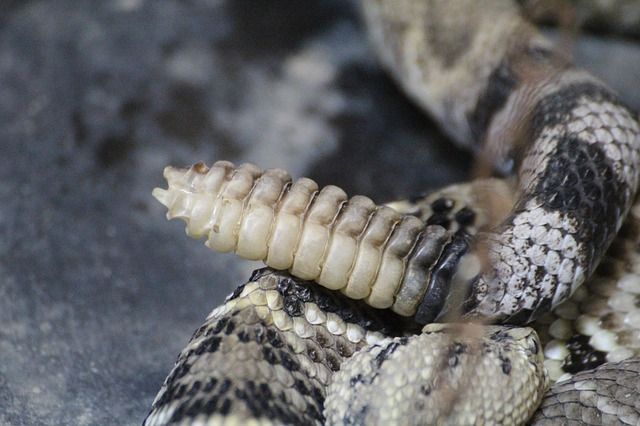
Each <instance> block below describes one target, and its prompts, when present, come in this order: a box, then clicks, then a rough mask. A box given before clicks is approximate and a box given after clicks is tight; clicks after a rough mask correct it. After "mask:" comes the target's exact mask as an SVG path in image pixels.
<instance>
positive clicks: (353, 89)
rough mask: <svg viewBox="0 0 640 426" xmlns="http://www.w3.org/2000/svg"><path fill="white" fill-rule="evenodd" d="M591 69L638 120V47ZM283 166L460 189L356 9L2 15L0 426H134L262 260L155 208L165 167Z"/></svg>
mask: <svg viewBox="0 0 640 426" xmlns="http://www.w3.org/2000/svg"><path fill="white" fill-rule="evenodd" d="M574 42H575V45H574V47H575V51H576V57H577V60H578V62H579V63H581V64H583V65H584V66H585V67H587V68H589V69H591V70H592V71H593V72H594V73H595V74H597V75H599V76H601V77H602V78H603V79H605V80H607V81H608V82H609V83H610V84H611V85H612V86H613V87H614V88H616V89H617V90H619V91H620V92H621V93H622V95H623V98H624V100H625V101H626V102H628V103H629V104H630V105H631V106H633V107H635V108H636V109H638V107H640V84H638V83H639V82H640V46H639V45H638V42H637V39H635V40H634V39H633V38H625V37H609V36H602V35H588V34H584V33H583V34H581V35H580V36H579V37H578V38H577V39H575V40H574ZM219 159H226V160H231V161H234V162H237V163H238V162H243V161H251V162H254V163H256V164H258V165H260V166H262V167H281V168H285V169H287V170H289V171H290V172H291V173H292V175H294V176H301V175H305V176H309V177H312V178H314V179H316V180H317V181H318V182H319V183H321V184H329V183H333V184H338V185H340V186H342V187H343V188H345V189H346V190H347V191H348V192H349V193H350V194H356V193H360V194H365V195H368V196H370V197H372V198H373V199H375V200H376V201H379V202H384V201H389V200H392V199H395V198H400V197H407V196H410V195H414V194H417V193H421V192H424V191H426V190H430V189H435V188H437V187H439V186H442V185H444V184H446V183H451V182H454V181H460V180H463V179H465V178H466V177H467V176H468V170H469V169H470V165H471V159H470V157H469V156H468V155H467V154H465V153H463V152H461V151H458V150H457V149H456V148H455V147H453V146H452V145H451V144H450V143H449V142H447V141H446V140H445V138H444V137H443V136H442V135H441V133H440V132H439V131H438V130H437V128H436V127H435V125H434V124H433V123H432V122H431V121H430V120H429V119H428V118H426V117H425V116H424V115H423V114H422V113H421V112H420V111H419V110H418V109H417V108H416V107H414V106H413V105H412V104H411V103H410V102H409V101H407V100H406V99H405V98H404V97H403V96H402V94H401V93H400V92H399V90H398V89H397V88H396V86H395V85H394V84H393V82H392V81H391V80H390V79H389V78H388V77H387V76H386V75H385V74H384V73H383V72H382V70H381V69H380V68H379V66H378V65H377V64H376V62H375V59H374V58H373V55H372V54H371V52H370V51H369V49H368V46H367V43H366V38H365V36H364V34H363V32H362V28H361V26H360V23H359V21H358V13H357V8H356V7H355V4H354V3H353V2H351V1H348V0H313V1H312V0H306V1H304V2H301V1H297V0H271V1H269V2H260V1H256V0H180V1H179V0H95V1H74V0H68V1H65V0H51V1H35V0H32V1H26V0H17V1H9V0H0V424H3V425H4V424H10V425H38V424H77V425H85V424H86V425H89V424H101V425H107V424H117V425H126V424H140V423H141V421H142V420H143V418H144V417H145V415H146V414H147V412H148V410H149V408H150V406H151V402H152V400H153V397H154V396H155V394H156V392H157V391H158V389H159V388H160V385H161V384H162V381H163V380H164V378H165V376H166V375H167V374H168V372H169V371H170V369H171V367H172V365H173V362H174V360H175V358H176V356H177V354H178V352H179V351H180V350H181V349H182V347H184V345H185V344H186V342H187V341H188V339H189V337H190V336H191V334H192V332H193V331H194V330H195V329H196V328H197V327H198V326H199V325H200V324H201V323H202V322H203V320H204V318H205V317H206V315H207V314H208V313H209V311H211V309H213V308H214V307H215V306H216V305H218V304H219V303H220V302H221V301H222V300H223V299H224V297H225V296H226V294H228V293H229V292H230V291H231V290H232V289H233V288H235V287H236V286H237V285H239V284H241V283H243V282H244V281H246V279H247V278H248V277H249V274H250V272H251V270H252V269H253V268H255V267H256V266H257V264H255V263H251V262H246V261H239V260H236V259H235V258H234V257H233V256H231V255H220V254H214V253H213V252H211V251H209V250H208V249H206V248H205V247H204V245H203V244H202V242H198V241H193V240H190V239H189V238H187V237H186V236H185V235H184V225H183V224H182V223H181V222H177V221H175V222H167V221H166V219H165V216H164V214H165V211H164V208H162V206H160V205H159V204H158V203H157V202H155V200H153V199H152V197H151V195H150V194H151V190H152V189H153V188H154V187H155V186H164V181H163V179H162V169H163V167H164V166H165V165H167V164H173V165H189V164H191V163H194V162H197V161H204V162H205V163H207V164H211V163H212V162H214V161H215V160H219Z"/></svg>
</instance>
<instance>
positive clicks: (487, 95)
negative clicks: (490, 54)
mask: <svg viewBox="0 0 640 426" xmlns="http://www.w3.org/2000/svg"><path fill="white" fill-rule="evenodd" d="M518 84H519V81H518V78H517V77H516V75H515V73H514V72H513V70H512V69H511V67H510V66H509V63H508V62H507V61H503V62H502V63H501V64H500V65H499V66H498V67H497V68H496V69H494V70H493V72H492V73H491V74H490V75H489V80H488V81H487V86H486V87H485V89H484V91H483V92H482V94H481V95H480V96H479V97H478V101H477V102H476V106H475V108H474V109H473V111H471V113H469V114H468V117H467V119H468V121H469V128H470V129H471V137H472V138H473V141H474V142H476V143H481V142H482V141H483V140H484V137H485V134H486V132H487V129H488V128H489V125H490V124H491V120H492V119H493V117H494V116H495V115H496V113H497V112H498V111H500V110H501V109H502V108H503V107H504V105H505V104H506V103H507V99H509V96H511V93H513V91H514V90H515V89H516V88H517V87H518Z"/></svg>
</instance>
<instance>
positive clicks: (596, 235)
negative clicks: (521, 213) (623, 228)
mask: <svg viewBox="0 0 640 426" xmlns="http://www.w3.org/2000/svg"><path fill="white" fill-rule="evenodd" d="M626 193H627V191H626V187H625V184H624V183H623V182H620V181H619V180H618V179H616V176H615V172H614V169H613V165H612V164H611V160H610V159H609V158H608V157H607V156H606V154H605V153H604V152H603V150H602V147H601V146H600V145H599V144H589V143H587V142H584V141H581V140H579V139H578V138H577V137H576V136H573V135H571V136H563V137H562V138H561V139H560V140H559V141H558V145H557V148H556V152H554V153H553V155H552V156H551V157H550V158H549V163H548V164H547V167H546V169H545V171H544V173H543V174H542V176H541V177H540V179H539V181H538V184H537V185H536V186H535V189H534V191H533V193H532V194H529V196H535V197H536V198H537V199H538V200H539V201H540V202H542V205H543V207H544V208H545V209H547V210H549V211H559V212H562V213H564V214H567V215H568V216H569V217H571V218H573V219H575V223H576V224H577V228H578V229H577V235H574V237H575V238H576V240H577V241H578V242H579V243H584V245H585V247H587V250H588V252H587V253H585V255H586V260H587V262H588V265H589V269H588V271H587V272H588V273H591V272H592V271H593V265H594V264H595V262H594V261H595V260H597V259H598V258H599V257H600V256H601V255H602V253H604V250H605V249H606V248H607V247H608V246H609V244H610V243H611V241H612V239H613V237H614V236H615V233H616V231H617V230H616V226H617V223H618V219H619V218H620V216H621V214H622V211H623V209H624V207H625V206H626V204H627V202H628V200H627V199H626ZM527 198H529V197H525V199H527Z"/></svg>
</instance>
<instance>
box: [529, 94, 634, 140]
mask: <svg viewBox="0 0 640 426" xmlns="http://www.w3.org/2000/svg"><path fill="white" fill-rule="evenodd" d="M583 98H586V99H589V100H591V101H594V102H603V101H605V102H610V103H612V104H614V105H618V106H621V107H625V105H624V104H622V103H621V102H620V100H619V99H618V98H617V97H616V95H615V94H614V93H613V92H612V91H611V90H609V89H608V88H606V87H604V86H602V85H600V84H597V83H595V82H583V83H574V84H568V85H566V86H565V87H563V88H561V89H559V90H558V91H556V92H553V93H551V94H549V95H547V96H545V97H543V98H542V99H540V101H539V102H538V104H537V105H536V106H535V108H534V109H533V112H532V116H531V126H530V131H531V134H530V139H529V140H530V141H535V140H536V139H537V138H538V136H540V133H541V132H542V131H543V130H544V129H545V128H547V127H552V126H555V125H558V124H564V123H565V122H566V121H567V116H568V114H569V113H570V112H571V111H572V110H573V109H574V108H575V107H576V106H577V105H578V102H579V101H580V100H581V99H583Z"/></svg>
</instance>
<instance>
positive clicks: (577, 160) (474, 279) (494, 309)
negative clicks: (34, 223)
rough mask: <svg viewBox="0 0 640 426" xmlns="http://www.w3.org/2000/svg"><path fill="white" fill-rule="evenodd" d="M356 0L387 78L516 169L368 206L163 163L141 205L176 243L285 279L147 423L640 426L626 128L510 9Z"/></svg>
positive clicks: (221, 169) (189, 372)
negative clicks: (194, 243) (181, 230)
mask: <svg viewBox="0 0 640 426" xmlns="http://www.w3.org/2000/svg"><path fill="white" fill-rule="evenodd" d="M362 5H363V16H364V20H365V22H366V24H367V28H368V31H369V35H370V38H371V41H372V45H373V46H374V49H375V50H376V52H377V53H378V55H379V57H380V59H381V62H382V64H383V65H384V66H385V67H386V68H387V69H388V70H389V72H390V74H391V75H392V76H393V77H394V78H395V79H396V80H397V81H398V83H399V85H400V86H401V87H402V88H403V89H404V90H405V91H406V93H407V94H408V95H409V96H410V97H411V98H413V99H414V100H415V101H416V102H417V103H418V104H419V105H420V106H422V107H423V108H424V109H425V110H426V111H427V112H428V113H429V114H431V115H432V116H433V117H434V118H436V119H437V120H438V122H439V123H440V125H441V126H442V128H443V130H444V131H445V132H446V133H447V134H448V135H449V136H450V137H451V139H452V140H453V141H455V142H456V143H459V144H461V145H464V146H467V147H469V148H470V149H472V150H474V151H475V152H476V153H477V155H478V158H479V161H481V162H488V165H489V166H490V167H491V168H492V169H494V170H496V171H497V172H498V173H500V174H505V175H508V176H509V177H505V178H501V179H485V180H476V181H473V182H469V183H465V184H461V185H454V186H452V187H449V188H445V189H443V190H440V191H437V192H436V193H434V194H431V195H428V196H426V197H424V198H419V199H417V200H411V201H410V202H405V201H401V202H396V203H391V204H389V205H388V206H376V205H375V204H374V203H373V202H372V201H371V200H370V199H368V198H366V197H362V196H355V197H352V198H350V199H349V198H348V197H347V195H346V194H345V193H344V191H342V190H341V189H339V188H337V187H334V186H328V187H325V188H323V189H322V190H320V189H319V188H318V186H317V185H316V184H315V182H313V181H311V180H309V179H306V178H302V179H299V180H297V181H295V182H292V180H291V177H290V176H289V175H288V174H287V173H286V172H284V171H282V170H279V169H272V170H267V171H262V170H260V169H259V168H258V167H256V166H253V165H250V164H243V165H241V166H239V167H237V168H236V167H235V166H234V165H233V164H231V163H229V162H218V163H215V164H214V165H213V166H212V167H210V168H209V167H206V166H204V165H203V164H196V165H194V166H192V167H190V168H187V169H178V168H173V167H168V168H167V169H165V177H166V178H167V181H168V188H167V189H166V190H165V189H156V190H154V196H156V198H157V199H158V200H159V201H160V202H162V203H163V204H164V205H165V206H167V208H168V214H167V216H168V217H169V218H174V217H177V218H181V219H183V220H185V222H186V223H187V233H188V234H189V235H190V236H192V237H195V238H201V237H206V239H207V240H206V244H207V246H209V247H210V248H212V249H214V250H216V251H221V252H235V253H237V254H238V255H240V256H242V257H245V258H248V259H255V260H258V259H259V260H263V261H264V262H265V264H266V265H268V266H269V267H271V268H274V269H278V270H287V271H288V273H285V272H277V271H275V270H272V269H265V270H261V271H259V272H257V273H256V275H255V276H254V277H252V279H251V280H250V282H249V283H247V284H246V285H244V286H241V287H240V288H239V289H238V290H237V291H236V292H235V293H234V294H232V295H231V296H230V297H229V298H228V300H227V302H226V303H225V304H224V305H223V306H221V307H220V308H217V309H216V310H214V311H213V312H212V314H211V315H210V316H209V318H208V319H207V322H206V323H205V324H204V325H203V326H202V327H201V328H200V329H199V330H198V331H196V333H195V335H194V337H193V338H192V340H191V342H190V343H189V345H188V346H187V348H185V350H184V351H183V352H182V353H181V354H180V356H179V358H178V362H177V364H176V367H175V368H174V370H173V371H172V373H171V374H170V375H169V377H168V378H167V380H166V381H165V383H164V385H163V387H162V389H161V391H160V393H159V394H158V396H157V397H156V400H155V401H154V403H153V407H152V411H151V413H150V414H149V416H148V418H147V419H146V421H145V424H146V425H158V424H167V423H176V424H192V423H196V424H222V423H225V424H240V423H242V424H244V423H246V422H254V423H256V424H262V423H264V424H271V423H275V424H281V423H287V424H299V423H304V424H306V423H316V424H322V423H325V422H326V423H329V424H369V423H374V424H383V423H397V424H496V423H499V424H523V423H525V422H527V421H528V419H530V418H532V416H534V417H533V420H532V421H533V422H534V423H533V424H545V422H556V421H558V420H559V419H563V421H565V420H566V421H567V422H570V421H577V422H583V423H587V424H639V423H640V407H639V406H638V403H637V402H636V399H634V396H635V395H637V393H638V388H637V385H635V383H636V382H637V380H638V378H639V377H638V358H639V356H640V353H639V352H640V318H639V313H640V299H639V298H640V274H639V272H640V270H638V268H637V267H636V266H635V265H636V264H638V262H637V260H639V259H640V255H639V249H638V247H639V246H640V236H639V235H640V232H639V231H638V230H639V229H640V214H639V213H640V205H639V204H635V205H634V200H635V196H636V190H637V186H638V178H639V171H640V129H639V125H638V122H637V120H636V117H635V116H634V114H633V113H632V112H631V111H629V110H628V109H627V108H626V107H625V106H624V105H623V104H622V103H621V102H620V101H619V100H618V98H617V97H616V95H615V94H614V93H613V92H612V91H611V90H610V89H608V88H607V87H606V86H605V85H604V84H603V83H602V82H600V81H598V80H597V79H596V78H594V77H592V76H591V75H589V74H588V73H586V72H585V71H582V70H579V69H577V68H575V67H574V66H573V65H572V64H571V62H570V60H569V59H568V58H566V57H565V56H563V55H562V54H561V53H558V52H556V51H555V50H554V49H553V46H552V45H551V44H550V43H549V42H548V41H547V40H546V39H545V38H544V37H542V36H541V35H540V34H539V33H538V32H537V30H536V29H535V28H534V27H533V26H532V25H530V24H529V23H528V22H527V21H525V20H524V19H523V18H522V17H521V11H520V9H519V8H518V5H517V4H516V3H515V2H514V3H510V2H506V1H503V0H484V1H482V2H477V1H475V0H453V1H444V0H393V1H392V0H363V2H362ZM632 207H633V208H632ZM629 212H630V214H629ZM623 224H624V226H623ZM614 239H615V241H614ZM598 265H600V266H598ZM585 282H586V283H585ZM317 284H320V286H322V287H324V288H321V287H320V286H318V285H317ZM380 309H383V310H380ZM451 320H465V321H471V322H472V323H465V324H461V325H443V324H440V323H441V322H442V321H451ZM487 322H494V323H500V324H503V325H502V326H491V327H484V326H481V325H479V324H478V323H487ZM527 323H532V326H533V328H534V329H535V330H537V331H538V333H539V334H540V337H538V334H537V333H535V332H534V331H533V330H532V329H530V328H517V327H513V325H521V324H527ZM419 324H427V325H426V326H425V327H424V328H422V329H420V327H419ZM554 381H555V382H556V383H555V384H554V385H553V386H552V387H551V389H550V390H549V391H548V392H547V389H548V385H549V383H552V382H554ZM545 392H546V393H545ZM538 407H540V409H539V410H538V412H537V413H536V414H535V415H534V412H535V411H536V409H538Z"/></svg>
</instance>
